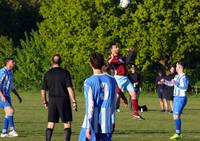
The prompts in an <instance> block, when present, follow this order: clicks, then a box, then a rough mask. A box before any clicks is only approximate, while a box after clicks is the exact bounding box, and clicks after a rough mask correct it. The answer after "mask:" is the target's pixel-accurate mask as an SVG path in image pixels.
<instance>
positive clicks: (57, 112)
mask: <svg viewBox="0 0 200 141" xmlns="http://www.w3.org/2000/svg"><path fill="white" fill-rule="evenodd" d="M59 118H60V119H61V121H62V122H63V123H67V122H68V121H72V110H71V104H70V100H69V99H67V98H66V97H59V98H49V105H48V122H54V123H58V122H59Z"/></svg>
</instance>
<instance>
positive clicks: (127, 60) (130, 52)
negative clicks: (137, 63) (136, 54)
mask: <svg viewBox="0 0 200 141" xmlns="http://www.w3.org/2000/svg"><path fill="white" fill-rule="evenodd" d="M132 55H133V50H132V49H131V48H129V49H128V55H127V57H126V63H127V64H128V63H129V62H130V61H131V57H132Z"/></svg>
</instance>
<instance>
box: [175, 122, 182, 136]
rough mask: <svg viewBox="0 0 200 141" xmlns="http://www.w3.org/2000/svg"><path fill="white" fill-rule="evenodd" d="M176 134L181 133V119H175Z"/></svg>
mask: <svg viewBox="0 0 200 141" xmlns="http://www.w3.org/2000/svg"><path fill="white" fill-rule="evenodd" d="M175 125H176V134H181V119H176V120H175Z"/></svg>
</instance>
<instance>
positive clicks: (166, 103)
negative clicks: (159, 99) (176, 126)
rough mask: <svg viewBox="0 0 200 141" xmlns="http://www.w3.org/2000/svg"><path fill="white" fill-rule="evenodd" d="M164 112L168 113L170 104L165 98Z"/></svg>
mask: <svg viewBox="0 0 200 141" xmlns="http://www.w3.org/2000/svg"><path fill="white" fill-rule="evenodd" d="M163 104H164V110H165V111H166V112H168V102H167V99H166V98H163Z"/></svg>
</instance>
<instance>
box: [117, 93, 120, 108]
mask: <svg viewBox="0 0 200 141" xmlns="http://www.w3.org/2000/svg"><path fill="white" fill-rule="evenodd" d="M116 111H117V112H120V96H119V94H117V101H116Z"/></svg>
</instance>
